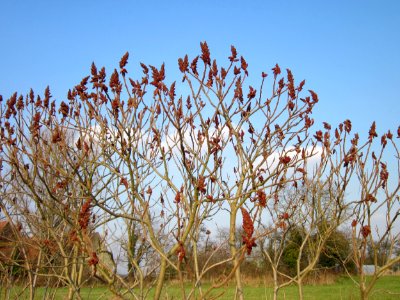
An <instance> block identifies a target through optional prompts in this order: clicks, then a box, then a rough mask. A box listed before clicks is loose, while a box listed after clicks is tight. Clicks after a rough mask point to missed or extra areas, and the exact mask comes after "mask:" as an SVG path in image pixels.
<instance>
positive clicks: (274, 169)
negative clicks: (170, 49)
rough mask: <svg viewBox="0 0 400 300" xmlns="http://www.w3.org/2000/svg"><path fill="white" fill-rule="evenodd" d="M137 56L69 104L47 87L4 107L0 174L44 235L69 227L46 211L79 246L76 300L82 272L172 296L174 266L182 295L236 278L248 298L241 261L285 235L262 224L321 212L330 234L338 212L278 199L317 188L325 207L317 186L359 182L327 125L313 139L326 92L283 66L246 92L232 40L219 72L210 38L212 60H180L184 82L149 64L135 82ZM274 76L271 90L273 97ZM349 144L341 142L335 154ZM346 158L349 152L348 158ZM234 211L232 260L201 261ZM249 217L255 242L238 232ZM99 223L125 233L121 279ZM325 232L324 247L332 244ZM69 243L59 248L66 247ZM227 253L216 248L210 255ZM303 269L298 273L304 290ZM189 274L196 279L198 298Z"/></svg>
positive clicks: (127, 289) (140, 292)
mask: <svg viewBox="0 0 400 300" xmlns="http://www.w3.org/2000/svg"><path fill="white" fill-rule="evenodd" d="M128 58H129V54H128V53H126V54H125V55H124V56H123V57H122V58H121V60H120V62H119V68H118V69H115V70H114V71H113V72H112V73H111V75H110V76H109V78H107V76H106V71H105V69H104V68H100V69H98V68H97V66H96V65H95V64H94V63H93V64H92V66H91V70H90V75H89V76H87V77H85V78H83V80H82V81H81V82H80V83H79V84H78V85H76V86H75V87H74V88H73V89H71V90H70V91H69V92H68V95H67V100H64V101H60V102H59V103H56V101H54V100H52V99H51V95H50V91H49V89H46V91H45V95H44V97H40V96H35V95H34V94H33V92H32V91H31V92H30V93H29V94H28V95H27V96H25V97H24V96H18V95H17V94H14V95H12V96H11V97H10V98H9V99H8V100H7V101H2V105H1V152H2V166H3V170H2V180H4V181H6V182H8V183H9V184H14V186H16V187H17V186H18V190H17V191H18V192H19V193H21V194H24V195H25V199H26V200H25V201H27V206H29V207H31V206H33V207H35V208H36V209H37V210H38V211H39V212H40V214H41V215H43V216H45V220H46V222H44V223H43V224H44V228H46V229H47V230H48V231H49V233H51V235H52V236H53V238H54V239H55V238H56V237H57V234H58V233H56V231H54V228H53V226H51V223H49V222H50V219H49V217H48V216H47V215H54V216H56V219H57V222H60V223H59V224H64V225H63V226H62V227H61V228H63V229H64V230H67V232H69V233H71V234H70V235H69V241H70V242H72V245H74V246H73V247H75V248H74V249H76V250H74V251H72V252H68V253H67V252H66V251H64V253H63V254H62V257H63V258H64V260H65V262H64V263H63V264H62V269H63V271H62V273H61V274H59V273H58V278H62V280H63V282H66V283H67V284H69V285H70V294H69V298H70V299H72V298H79V297H80V295H79V287H80V286H81V285H82V284H83V282H84V281H85V280H86V279H87V278H85V279H84V280H82V279H83V278H82V277H83V275H82V274H83V272H80V271H79V270H82V268H83V266H85V265H89V266H90V267H91V270H92V272H91V274H89V275H88V276H90V277H91V278H96V279H98V280H101V281H103V282H105V283H107V284H108V286H109V287H110V289H111V291H112V292H113V293H114V294H115V295H116V296H117V297H120V298H128V297H131V298H132V297H133V298H137V299H144V298H146V296H147V295H148V292H149V291H150V289H152V288H154V290H155V293H154V298H155V299H160V298H161V297H162V291H163V286H164V282H165V280H166V272H167V270H174V272H176V274H177V276H178V278H179V279H180V283H181V287H182V289H181V293H182V295H181V296H182V298H191V297H193V296H194V295H198V296H199V297H200V298H207V297H210V296H211V294H212V293H213V289H214V288H216V287H219V286H222V285H223V284H225V283H226V282H227V281H228V280H230V279H231V278H234V279H235V282H236V287H237V291H236V297H237V298H238V299H243V297H244V296H243V285H242V279H241V270H240V265H241V263H242V261H243V260H244V259H246V255H248V254H250V253H251V252H252V249H253V248H254V247H256V245H257V244H258V240H259V239H260V238H261V237H265V236H268V235H269V234H271V233H272V232H274V231H275V230H276V228H272V229H271V230H261V227H260V224H263V223H265V222H266V221H265V218H266V217H267V216H272V217H273V222H275V221H276V220H277V218H280V219H281V220H280V226H281V227H284V226H285V225H284V224H285V223H286V220H287V219H289V215H290V214H292V213H293V214H294V215H298V216H297V218H299V219H300V218H303V219H304V218H308V217H309V216H310V217H312V218H314V219H312V220H314V221H309V222H311V223H307V224H308V225H305V227H307V226H308V227H310V226H311V224H313V226H314V227H313V228H319V229H318V230H322V229H321V228H323V231H324V232H329V231H330V228H331V227H329V226H328V227H323V226H322V227H321V226H320V225H318V226H319V227H318V226H317V224H321V223H322V221H321V220H327V211H325V210H324V209H321V208H320V207H318V206H315V205H310V206H305V205H304V206H302V205H298V207H299V208H296V209H295V208H294V206H292V205H290V207H287V208H285V210H284V211H280V210H281V209H282V206H280V207H278V206H277V207H274V206H273V205H272V206H270V205H269V204H270V203H275V202H276V201H278V200H279V195H280V194H281V192H282V191H284V190H285V189H287V188H288V187H290V186H294V187H301V186H303V188H305V189H308V190H309V191H308V192H307V193H304V195H308V193H310V195H313V196H312V197H311V198H312V199H310V200H307V201H303V202H304V203H313V201H314V200H313V199H317V200H318V199H319V200H318V201H320V199H321V197H320V194H319V192H317V191H314V190H315V189H312V187H313V186H315V185H318V189H322V190H328V191H329V193H330V194H331V195H330V196H331V198H330V199H333V195H337V194H338V193H339V195H340V197H341V198H343V195H344V194H341V193H344V189H343V190H342V189H340V188H339V186H340V184H343V182H345V181H346V180H347V179H346V178H347V177H346V176H347V175H345V173H346V172H345V173H343V172H342V171H341V170H340V171H338V170H337V169H334V168H336V167H337V166H338V164H337V162H335V158H334V157H333V156H332V154H333V150H332V149H331V148H330V145H329V140H330V136H329V130H328V129H327V128H326V130H327V131H326V132H325V133H322V132H320V131H317V133H316V134H315V136H314V138H313V137H312V134H313V133H311V129H310V128H311V126H312V125H313V123H314V121H313V119H312V118H311V113H312V110H313V108H314V106H315V104H316V103H317V102H318V96H317V94H316V93H315V92H313V91H311V90H310V91H309V92H305V93H304V96H302V94H301V93H302V90H303V87H304V84H305V82H304V81H301V82H300V83H298V84H296V83H295V81H294V77H293V74H292V72H291V71H290V70H286V72H285V75H282V74H281V73H282V72H281V69H280V67H279V66H278V65H275V67H274V68H273V69H272V75H271V76H269V77H268V76H267V74H266V73H262V74H261V76H260V81H261V82H260V85H259V87H258V88H254V87H253V86H251V85H248V84H247V83H246V82H247V81H246V80H247V78H248V77H249V69H248V64H247V62H246V60H245V59H244V58H243V57H240V56H238V54H237V52H236V49H235V48H234V47H233V46H232V47H231V55H230V56H229V58H228V61H227V63H226V65H223V66H221V65H218V64H217V61H216V60H215V59H212V58H211V54H210V51H209V48H208V45H207V43H206V42H204V43H201V53H200V55H198V56H196V57H194V58H193V59H190V60H189V57H188V56H187V55H185V56H184V57H183V58H180V59H179V60H178V67H179V70H180V71H181V73H182V77H181V79H182V80H178V81H173V82H168V81H167V80H166V71H165V66H164V64H163V65H161V66H160V67H155V66H152V65H146V64H143V63H141V64H140V66H141V70H142V74H141V75H139V77H138V78H137V79H133V78H130V77H128V70H127V68H126V66H127V62H128ZM269 80H271V86H272V88H271V89H266V88H265V84H266V83H267V82H268V81H269ZM342 126H343V125H342ZM346 128H347V127H346ZM341 131H342V132H343V129H341ZM345 131H346V130H345ZM340 134H341V133H339V136H340ZM344 134H345V133H344ZM313 139H314V140H313ZM320 142H321V143H323V144H324V148H323V150H321V151H322V153H323V155H324V159H321V161H323V163H320V165H319V167H318V168H317V169H316V170H317V171H315V172H316V173H315V174H314V175H315V176H316V177H317V178H318V180H320V181H316V180H315V181H314V179H308V177H307V176H306V175H305V173H306V170H307V165H308V164H310V162H311V161H312V160H313V159H314V158H315V156H316V155H317V153H318V151H317V150H318V147H317V144H318V143H320ZM341 143H342V141H341V140H340V139H339V141H338V144H337V145H336V146H337V148H340V147H341ZM343 149H344V148H343ZM343 151H345V150H341V151H339V153H343ZM346 155H347V154H346ZM345 159H347V156H346V157H341V158H340V157H339V158H338V162H339V164H340V163H341V162H342V161H344V160H345ZM347 160H348V159H347ZM347 163H348V162H347ZM330 168H333V169H334V170H332V171H330ZM327 170H328V171H327ZM349 170H350V169H349ZM349 172H350V171H349ZM323 174H328V175H327V177H326V178H322V177H323V176H322V175H323ZM329 174H332V175H329ZM340 180H342V181H341V182H340V183H337V182H338V181H340ZM343 180H344V181H343ZM321 182H322V183H321ZM335 185H337V186H335ZM311 190H312V191H311ZM307 197H308V196H307ZM341 198H340V201H341ZM294 199H296V198H294ZM293 201H300V200H298V199H297V200H293ZM318 201H317V202H318ZM340 201H339V202H340ZM314 202H315V201H314ZM10 205H13V203H12V202H10ZM16 205H19V204H18V202H17V204H16ZM342 209H343V208H342V207H340V209H338V210H336V208H335V207H334V208H331V209H330V210H329V213H330V214H336V213H337V212H338V211H341V210H342ZM222 212H225V213H226V212H227V214H228V219H229V241H228V243H229V251H230V255H229V257H225V258H224V259H223V260H222V261H219V262H218V261H217V262H216V261H213V260H212V259H208V260H207V261H206V262H205V263H201V262H199V259H198V258H199V255H201V252H202V251H199V241H200V239H201V229H202V228H203V226H204V225H205V224H206V223H207V222H208V220H210V219H212V218H220V216H221V215H222V214H221V213H222ZM278 213H279V214H278ZM21 214H24V212H23V211H22V210H21ZM280 214H282V216H280ZM316 215H318V217H317V216H316ZM314 216H315V217H314ZM240 217H242V220H243V221H242V222H240V219H241V218H240ZM93 218H95V220H94V225H93V227H91V226H89V225H90V223H91V222H92V220H93ZM48 219H49V221H47V220H48ZM331 219H332V220H340V217H339V218H338V217H336V215H335V218H334V217H331V216H329V220H331ZM40 221H41V220H40V219H38V220H37V222H40ZM305 222H306V221H305ZM307 222H308V221H307ZM240 223H241V224H242V227H243V235H242V237H239V238H238V237H237V235H236V234H235V232H236V228H237V225H239V224H240ZM331 223H332V224H336V223H335V222H331ZM38 228H39V227H38ZM95 228H98V229H97V230H103V231H104V232H105V231H106V230H107V231H109V232H113V233H114V234H115V235H116V236H121V237H124V238H121V239H114V243H115V245H113V247H120V248H122V249H125V251H126V253H125V257H126V258H127V260H128V262H129V274H130V276H128V277H127V278H124V277H122V276H119V275H118V272H116V266H115V265H114V264H112V262H113V260H112V259H111V260H110V259H108V261H107V259H106V258H105V256H102V255H101V251H100V250H99V249H95V248H93V247H92V245H91V236H90V233H91V232H92V231H94V230H95ZM316 230H317V229H316ZM326 236H327V235H326V234H325V235H324V236H323V237H322V238H321V239H322V241H321V242H315V243H316V244H317V245H322V244H323V241H324V240H325V239H326ZM110 240H111V237H109V238H108V240H107V241H106V242H109V241H110ZM118 241H119V242H120V243H119V245H118ZM308 241H311V238H308ZM314 241H315V240H314ZM121 242H123V245H122V244H121ZM58 243H59V244H60V245H59V246H58V247H59V248H60V250H61V246H63V245H62V244H61V240H60V239H59V240H58ZM223 246H224V245H223V244H220V245H217V246H216V247H215V249H213V250H212V251H211V253H210V257H212V256H213V255H216V254H217V252H218V249H220V248H222V247H223ZM320 248H321V247H319V248H317V250H316V251H317V252H316V253H317V254H316V255H318V253H319V252H318V251H320V250H318V249H320ZM106 250H107V249H106ZM106 250H104V251H103V252H107V251H106ZM144 257H146V259H144ZM147 258H150V260H151V263H149V262H148V259H147ZM70 261H72V263H70ZM110 262H111V264H110ZM189 262H190V264H189ZM221 265H224V266H226V268H227V269H229V271H228V272H226V276H225V277H221V278H219V279H218V280H216V281H215V282H213V284H212V285H211V286H210V287H209V288H204V286H203V285H202V282H203V280H204V278H206V276H207V275H209V274H210V273H211V272H212V270H213V269H215V268H219V267H221ZM188 270H189V271H188ZM301 272H302V271H299V272H298V273H299V275H298V277H296V278H295V281H296V282H297V283H298V285H299V287H301V285H302V281H301V279H302V276H303V275H301V274H303V273H301ZM185 273H191V274H193V277H191V278H189V277H188V276H185ZM300 273H301V274H300ZM185 280H192V286H191V289H190V290H187V289H186V288H185V286H184V281H185Z"/></svg>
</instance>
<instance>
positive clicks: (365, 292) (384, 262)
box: [347, 122, 400, 299]
mask: <svg viewBox="0 0 400 300" xmlns="http://www.w3.org/2000/svg"><path fill="white" fill-rule="evenodd" d="M397 138H400V127H399V128H398V129H397ZM352 144H353V147H354V148H356V149H357V150H358V151H357V152H356V151H350V153H349V154H348V156H347V157H348V165H347V168H352V169H354V171H355V173H356V174H357V185H358V187H359V189H358V191H357V194H356V195H355V196H354V198H355V200H354V201H353V207H352V217H353V220H352V222H351V227H352V251H353V256H352V258H353V261H354V264H355V266H356V268H357V270H358V275H359V276H358V277H353V276H351V273H350V272H348V274H349V276H350V277H351V278H352V279H353V281H354V282H355V284H356V285H357V286H358V288H359V290H360V297H361V299H368V297H369V295H370V294H371V291H372V288H373V287H374V285H375V283H376V281H377V280H378V279H379V278H380V277H382V276H383V275H385V274H387V272H388V271H390V270H391V268H392V267H393V266H394V265H395V264H397V263H399V262H400V256H399V253H396V249H397V248H396V245H397V244H398V243H399V239H400V230H399V224H400V219H399V216H400V198H399V197H400V194H399V191H400V180H399V178H400V155H399V154H400V153H399V149H398V145H397V144H396V137H394V135H393V133H391V132H390V130H389V131H387V132H386V133H383V134H382V135H381V136H380V139H379V138H378V133H377V131H376V124H375V122H373V124H372V125H371V127H370V129H369V132H368V140H367V141H366V142H365V143H364V144H363V145H359V143H358V137H357V136H356V137H355V138H354V139H353V141H352ZM368 252H369V253H368ZM368 256H370V261H368ZM366 264H372V265H373V266H374V271H373V274H369V275H371V276H370V278H369V279H368V280H367V275H368V274H366V273H365V270H364V268H363V266H364V265H366Z"/></svg>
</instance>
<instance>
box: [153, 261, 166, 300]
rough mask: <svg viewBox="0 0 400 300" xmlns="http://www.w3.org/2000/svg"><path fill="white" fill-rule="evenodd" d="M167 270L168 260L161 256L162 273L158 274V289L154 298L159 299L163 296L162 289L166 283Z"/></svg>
mask: <svg viewBox="0 0 400 300" xmlns="http://www.w3.org/2000/svg"><path fill="white" fill-rule="evenodd" d="M166 270H167V260H166V259H165V258H163V257H162V258H161V266H160V273H159V274H158V279H157V285H156V291H155V293H154V300H159V299H160V297H161V291H162V288H163V285H164V280H165V271H166Z"/></svg>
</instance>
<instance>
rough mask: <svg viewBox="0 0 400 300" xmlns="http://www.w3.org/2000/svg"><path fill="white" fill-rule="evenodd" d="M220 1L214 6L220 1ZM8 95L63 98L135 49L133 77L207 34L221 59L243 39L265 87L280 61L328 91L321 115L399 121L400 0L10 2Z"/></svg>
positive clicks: (0, 55) (5, 44)
mask: <svg viewBox="0 0 400 300" xmlns="http://www.w3.org/2000/svg"><path fill="white" fill-rule="evenodd" d="M214 2H215V3H214ZM0 24H1V26H0V45H1V47H0V94H2V95H3V97H4V98H6V99H7V98H8V97H9V96H10V95H11V94H12V93H13V92H14V91H18V92H20V93H26V92H28V91H29V89H30V88H31V87H32V88H33V89H34V90H35V91H36V92H40V93H42V91H43V90H44V88H45V87H46V86H47V85H50V88H51V90H52V94H53V95H54V96H55V97H56V99H58V100H64V99H65V98H66V93H67V91H68V89H69V88H71V87H73V86H74V85H76V84H77V83H78V82H79V81H80V79H81V78H82V77H84V76H86V75H88V74H89V70H90V64H91V62H92V61H95V63H96V64H97V65H98V66H103V65H104V66H106V68H107V69H108V73H110V72H111V71H112V68H114V67H117V66H118V62H119V59H120V57H121V56H122V55H123V54H124V53H125V52H126V51H129V52H130V54H131V56H130V59H129V61H130V64H129V69H128V70H130V71H131V72H130V73H129V75H130V76H133V77H134V76H135V70H138V69H137V65H138V63H139V62H140V61H142V62H145V63H148V64H153V65H159V64H161V63H162V62H163V61H164V62H165V63H166V70H167V79H169V80H171V81H173V80H175V79H179V77H177V74H178V71H177V59H178V58H179V57H181V56H183V55H184V54H186V53H188V54H189V56H192V57H193V56H194V55H197V54H198V52H199V43H200V41H204V40H206V41H207V42H208V44H209V46H210V49H211V54H212V56H213V57H216V58H217V59H218V60H221V61H222V60H223V59H225V58H226V57H227V56H229V54H230V45H231V44H233V45H235V46H236V48H237V50H238V52H239V54H241V55H243V56H244V57H245V58H246V59H247V61H248V63H249V65H250V67H249V70H250V80H251V81H252V82H253V81H254V82H255V83H254V84H255V86H257V83H258V80H259V74H261V71H267V72H269V73H271V72H270V69H271V68H272V67H273V65H274V64H275V63H279V64H280V65H281V66H282V67H283V68H290V69H292V71H293V73H294V76H295V79H296V80H298V81H300V80H301V79H306V84H307V85H306V87H307V88H310V89H313V90H315V91H316V92H317V93H318V94H319V96H320V103H319V106H318V107H317V108H316V110H315V112H314V117H315V119H316V121H317V122H319V123H320V122H322V121H324V120H326V121H328V122H330V123H332V124H336V123H338V122H340V121H342V120H344V119H346V118H350V119H351V120H352V121H353V125H354V128H355V129H357V130H360V131H364V132H367V131H368V128H369V126H370V124H371V123H372V121H374V120H376V121H377V124H378V132H382V131H383V130H384V129H387V128H390V129H392V130H395V129H397V126H398V125H400V122H399V118H398V116H399V113H400V105H399V104H398V103H399V101H400V93H399V87H400V72H399V70H400V1H396V0H392V1H384V0H381V1H378V0H377V1H370V0H363V1H361V0H359V1H355V0H353V1H349V0H348V1H339V0H337V1H283V0H282V1H172V0H171V1H126V0H114V1H102V0H97V1H75V0H74V1H72V0H71V1H40V0H38V1H17V0H13V1H2V2H1V3H0Z"/></svg>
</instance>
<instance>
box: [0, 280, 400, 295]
mask: <svg viewBox="0 0 400 300" xmlns="http://www.w3.org/2000/svg"><path fill="white" fill-rule="evenodd" d="M205 288H207V286H205ZM4 292H5V291H4V290H3V289H1V299H4ZM15 292H16V290H13V293H15ZM244 293H245V299H248V300H258V299H272V288H270V287H264V286H260V285H248V286H246V287H245V288H244ZM43 294H44V288H41V289H39V291H38V293H37V297H36V299H43ZM217 294H222V296H221V298H219V299H226V300H228V299H233V297H234V294H235V288H234V286H233V285H232V286H227V287H224V288H220V289H218V290H215V291H214V292H213V293H212V295H217ZM14 295H15V294H14ZM66 295H67V289H63V288H60V289H58V290H57V295H56V298H55V299H60V300H62V299H65V296H66ZM163 295H164V299H181V298H182V297H181V293H180V289H179V288H178V287H177V286H176V285H170V284H166V287H165V290H164V293H163ZM82 298H83V299H112V298H113V296H112V294H111V293H110V292H109V291H108V289H107V288H106V287H97V288H93V289H90V288H84V289H82ZM148 298H149V299H151V298H152V292H150V294H149V297H148ZM297 298H298V294H297V289H296V287H295V286H290V287H287V288H285V289H282V290H281V291H280V298H279V299H297ZM12 299H26V296H24V295H20V296H19V297H16V296H15V297H13V298H12ZM304 299H309V300H313V299H315V300H317V299H324V300H325V299H332V300H334V299H335V300H336V299H359V291H358V289H357V288H356V287H355V285H354V284H353V283H352V282H351V281H350V279H348V278H339V279H338V280H337V282H336V283H334V284H328V285H305V286H304ZM370 299H376V300H385V299H387V300H389V299H393V300H394V299H400V277H399V276H386V277H383V278H382V279H380V280H379V281H378V282H377V284H376V286H375V289H374V290H373V292H372V295H371V297H370Z"/></svg>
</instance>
